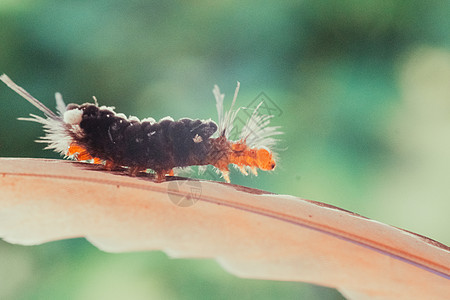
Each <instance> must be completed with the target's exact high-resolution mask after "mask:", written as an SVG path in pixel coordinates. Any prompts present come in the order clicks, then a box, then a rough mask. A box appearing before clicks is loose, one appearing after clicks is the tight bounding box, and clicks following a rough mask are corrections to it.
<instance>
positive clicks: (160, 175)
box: [156, 169, 174, 182]
mask: <svg viewBox="0 0 450 300" xmlns="http://www.w3.org/2000/svg"><path fill="white" fill-rule="evenodd" d="M166 175H169V176H174V172H173V169H170V170H159V171H156V182H163V181H166Z"/></svg>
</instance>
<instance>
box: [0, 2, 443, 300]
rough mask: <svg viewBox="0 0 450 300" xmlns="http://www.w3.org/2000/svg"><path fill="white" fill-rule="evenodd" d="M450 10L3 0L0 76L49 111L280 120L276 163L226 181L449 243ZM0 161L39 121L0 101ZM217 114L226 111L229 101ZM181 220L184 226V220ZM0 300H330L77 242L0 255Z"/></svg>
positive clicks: (318, 292) (28, 139) (299, 288)
mask: <svg viewBox="0 0 450 300" xmlns="http://www.w3.org/2000/svg"><path fill="white" fill-rule="evenodd" d="M449 15H450V2H449V1H438V0H432V1H426V2H424V1H419V0H410V1H406V0H383V1H356V0H345V1H330V0H318V1H312V0H305V1H297V2H292V3H288V2H282V3H278V2H273V1H272V2H271V1H246V2H245V3H241V2H238V1H222V2H218V3H211V2H209V1H190V2H187V1H174V0H172V1H170V0H169V1H160V2H155V1H142V0H140V1H139V0H130V1H119V0H108V1H106V0H94V1H75V0H71V1H69V0H66V1H56V0H53V1H52V0H23V1H15V0H2V1H0V41H1V42H0V72H1V73H6V74H8V75H9V76H10V77H11V78H12V79H13V80H15V81H16V82H17V83H18V84H19V85H21V86H23V87H24V88H26V89H27V90H28V91H29V92H30V93H32V94H33V95H34V96H35V97H37V98H38V99H40V100H41V101H42V102H44V103H45V104H46V105H48V106H49V107H52V108H53V107H54V100H53V93H54V92H56V91H59V92H61V93H62V94H63V96H64V97H65V100H66V102H77V103H81V102H87V101H91V97H92V95H95V96H96V97H97V98H98V100H99V102H100V104H105V105H112V106H116V108H117V111H118V112H124V113H125V114H127V115H128V114H130V115H137V116H138V117H140V118H143V117H147V116H152V117H154V118H155V119H159V118H161V117H164V116H166V115H171V116H172V117H174V118H175V119H177V118H180V117H184V116H187V117H191V118H203V119H206V118H212V119H216V112H215V105H214V100H213V97H212V93H211V89H212V87H213V85H214V84H218V85H219V86H220V87H221V88H222V91H223V92H225V93H226V94H227V97H226V100H227V99H228V101H231V98H232V94H233V91H234V87H235V84H236V81H237V80H239V81H240V82H241V92H240V95H239V98H238V102H239V104H240V105H242V106H245V105H248V104H249V103H251V102H252V101H253V100H254V99H255V98H256V97H258V95H260V93H261V92H264V94H265V95H266V97H267V98H269V100H270V101H272V102H273V103H274V104H275V105H276V106H277V107H279V109H280V114H278V115H277V116H276V117H275V118H274V119H273V123H274V124H275V125H281V126H283V130H284V132H285V135H283V141H282V142H281V144H280V148H281V149H282V151H281V152H280V162H279V165H278V167H277V169H276V170H275V171H274V172H272V173H271V174H267V173H266V174H260V176H258V177H243V176H241V175H240V174H238V173H236V172H233V173H232V180H233V182H234V183H237V184H242V185H246V186H251V187H256V188H262V189H266V190H269V191H272V192H277V193H283V194H292V195H297V196H301V197H305V198H310V199H314V200H318V201H323V202H327V203H330V204H334V205H337V206H340V207H343V208H346V209H349V210H352V211H355V212H358V213H360V214H362V215H365V216H367V217H370V218H374V219H376V220H379V221H382V222H385V223H388V224H392V225H395V226H399V227H402V228H405V229H408V230H411V231H414V232H417V233H420V234H423V235H426V236H429V237H431V238H435V239H437V240H439V241H441V242H444V243H448V242H450V239H449V234H448V228H449V225H450V224H449V221H448V220H449V219H448V211H450V204H449V203H450V202H449V201H448V200H449V198H450V188H449V187H448V186H449V185H448V182H449V180H450V173H449V172H448V170H449V167H450V159H449V158H450V134H449V128H450V90H449V88H448V86H449V84H448V83H449V82H450V18H448V16H449ZM0 99H1V100H0V101H2V104H3V105H2V112H1V113H2V118H0V155H1V156H19V157H57V156H56V155H55V154H53V153H51V152H49V151H42V149H41V148H42V145H41V144H36V143H34V142H33V140H34V139H36V138H37V137H38V136H40V135H41V133H42V130H41V128H39V126H38V125H37V124H31V123H26V122H19V121H17V120H16V118H17V117H19V116H25V115H27V114H28V113H30V112H31V113H36V112H37V111H36V109H34V108H33V107H32V106H30V105H29V104H28V103H26V102H25V101H23V100H22V99H20V98H19V97H18V96H17V95H15V94H14V93H13V92H12V91H10V90H9V89H7V88H6V87H4V86H3V87H1V88H0ZM228 103H229V102H228ZM186 213H189V211H188V209H187V210H186ZM0 254H1V256H0V257H1V261H0V298H2V299H6V298H14V299H17V298H19V299H41V298H45V299H48V298H65V299H85V298H109V299H115V298H116V299H118V298H124V297H125V296H127V297H128V298H133V299H141V298H142V299H144V298H145V299H148V298H166V299H167V298H172V299H193V298H199V297H203V298H210V297H213V298H225V299H226V298H241V299H246V298H249V299H250V298H252V299H253V298H255V297H258V298H260V299H266V298H267V299H269V298H280V297H283V298H307V299H314V298H316V299H339V298H340V297H341V296H340V295H339V294H338V293H337V292H335V291H333V290H331V289H326V288H321V287H315V286H312V285H307V284H302V283H282V282H269V281H256V280H246V279H238V278H235V277H233V276H231V275H228V274H227V273H226V272H225V271H223V270H221V268H220V267H218V266H217V264H215V263H212V262H209V261H206V260H175V261H173V260H169V259H167V258H166V257H165V256H164V255H163V254H161V253H140V254H120V255H110V254H105V253H101V252H99V251H97V250H95V249H93V248H92V246H90V245H89V244H88V243H87V242H85V241H83V240H73V241H62V242H57V243H50V244H47V245H42V246H37V247H19V246H12V245H8V244H5V243H2V244H0Z"/></svg>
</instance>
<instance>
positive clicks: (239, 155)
mask: <svg viewBox="0 0 450 300" xmlns="http://www.w3.org/2000/svg"><path fill="white" fill-rule="evenodd" d="M231 150H232V151H231V154H230V160H229V163H232V164H235V165H237V166H238V167H239V169H240V170H241V172H242V173H243V174H245V175H247V172H246V171H245V168H244V167H250V169H251V170H252V172H253V173H254V174H255V175H256V174H257V172H256V169H257V168H258V169H261V170H264V171H271V170H273V169H274V168H275V166H276V163H275V160H274V158H273V154H272V152H270V151H269V150H267V149H265V148H250V147H248V146H247V145H246V144H245V142H242V141H239V142H237V143H232V144H231Z"/></svg>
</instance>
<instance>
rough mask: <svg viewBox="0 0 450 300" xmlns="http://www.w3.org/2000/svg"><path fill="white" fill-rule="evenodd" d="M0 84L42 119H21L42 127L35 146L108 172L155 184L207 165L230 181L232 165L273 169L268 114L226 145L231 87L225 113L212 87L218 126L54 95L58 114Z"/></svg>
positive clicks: (276, 129) (15, 87)
mask: <svg viewBox="0 0 450 300" xmlns="http://www.w3.org/2000/svg"><path fill="white" fill-rule="evenodd" d="M0 79H1V80H2V81H3V82H4V83H5V84H7V85H8V86H9V87H10V88H11V89H13V90H14V91H15V92H17V93H18V94H19V95H21V96H22V97H23V98H25V99H26V100H28V101H29V102H30V103H31V104H33V105H34V106H35V107H37V108H38V109H39V110H41V111H42V112H43V113H44V114H45V117H40V116H37V115H34V114H30V117H29V118H19V119H20V120H26V121H33V122H37V123H40V124H42V125H43V127H44V132H45V135H44V136H43V137H41V139H40V140H38V141H37V142H42V143H47V144H48V145H47V146H46V147H45V149H53V150H54V151H56V152H58V153H60V154H61V155H63V156H65V157H69V158H73V159H76V160H80V161H86V160H92V162H93V163H97V164H104V166H105V168H106V169H108V170H112V169H113V168H115V167H119V166H120V167H128V169H129V173H130V174H131V175H136V174H137V173H138V172H140V171H144V170H147V169H152V170H153V171H155V172H156V174H157V180H158V181H163V180H165V176H166V175H173V174H174V173H173V168H176V167H187V166H194V165H198V166H206V165H212V166H214V167H215V168H216V169H217V170H218V171H220V172H221V174H222V176H223V178H224V179H225V181H227V182H230V178H229V165H230V164H233V165H235V166H236V167H237V168H238V169H239V170H240V171H241V172H242V173H243V174H244V175H247V174H248V172H247V171H251V172H252V173H253V174H255V175H256V174H257V169H261V170H266V171H268V170H273V169H274V168H275V166H276V163H275V158H274V156H275V154H274V152H273V147H274V146H275V144H276V142H277V140H276V139H275V138H274V136H276V135H279V134H281V132H280V131H279V127H273V126H272V127H271V126H269V123H270V119H271V118H272V116H270V115H261V114H259V113H258V108H259V106H258V107H257V108H256V109H255V110H254V111H253V113H252V114H251V116H250V117H249V119H248V120H247V122H246V125H245V126H244V127H243V129H242V131H241V132H240V135H239V139H238V140H237V141H231V140H230V132H231V130H232V129H233V122H234V121H235V119H236V116H237V113H238V111H239V109H240V108H239V109H236V110H233V107H234V104H235V102H236V98H237V94H238V91H239V82H238V85H237V87H236V91H235V94H234V98H233V102H232V104H231V107H230V110H229V111H224V108H223V99H224V94H221V93H220V90H219V88H218V87H217V86H214V89H213V94H214V96H215V99H216V108H217V111H218V117H219V119H218V124H216V123H215V122H214V121H212V120H192V119H188V118H183V119H180V120H178V121H174V120H173V119H172V118H171V117H166V118H163V119H161V120H160V121H158V122H156V121H155V120H154V119H153V118H146V119H143V120H139V119H138V118H137V117H128V118H127V117H126V116H125V115H124V114H121V113H116V112H114V107H107V106H99V105H98V103H97V100H96V99H95V97H94V103H84V104H81V105H78V104H72V103H71V104H69V105H67V106H66V105H65V104H64V102H63V100H62V97H61V95H60V94H59V93H56V95H55V96H56V103H57V111H58V113H57V114H56V113H54V112H52V111H51V110H50V109H48V108H47V107H46V106H45V105H44V104H42V103H41V102H40V101H38V100H37V99H35V98H34V97H33V96H31V95H30V94H29V93H28V92H27V91H25V90H24V89H23V88H21V87H19V86H18V85H16V84H15V83H14V82H13V81H12V80H11V79H10V78H9V77H8V76H6V75H5V74H3V75H1V76H0Z"/></svg>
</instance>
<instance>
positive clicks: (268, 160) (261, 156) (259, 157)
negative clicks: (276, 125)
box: [256, 148, 276, 171]
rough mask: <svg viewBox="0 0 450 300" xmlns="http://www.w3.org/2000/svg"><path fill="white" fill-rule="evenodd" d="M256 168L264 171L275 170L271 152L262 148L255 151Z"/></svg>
mask: <svg viewBox="0 0 450 300" xmlns="http://www.w3.org/2000/svg"><path fill="white" fill-rule="evenodd" d="M256 162H257V167H258V168H260V169H261V170H264V171H271V170H273V169H275V166H276V163H275V160H274V159H273V155H272V153H271V152H269V151H268V150H266V149H264V148H260V149H257V150H256Z"/></svg>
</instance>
